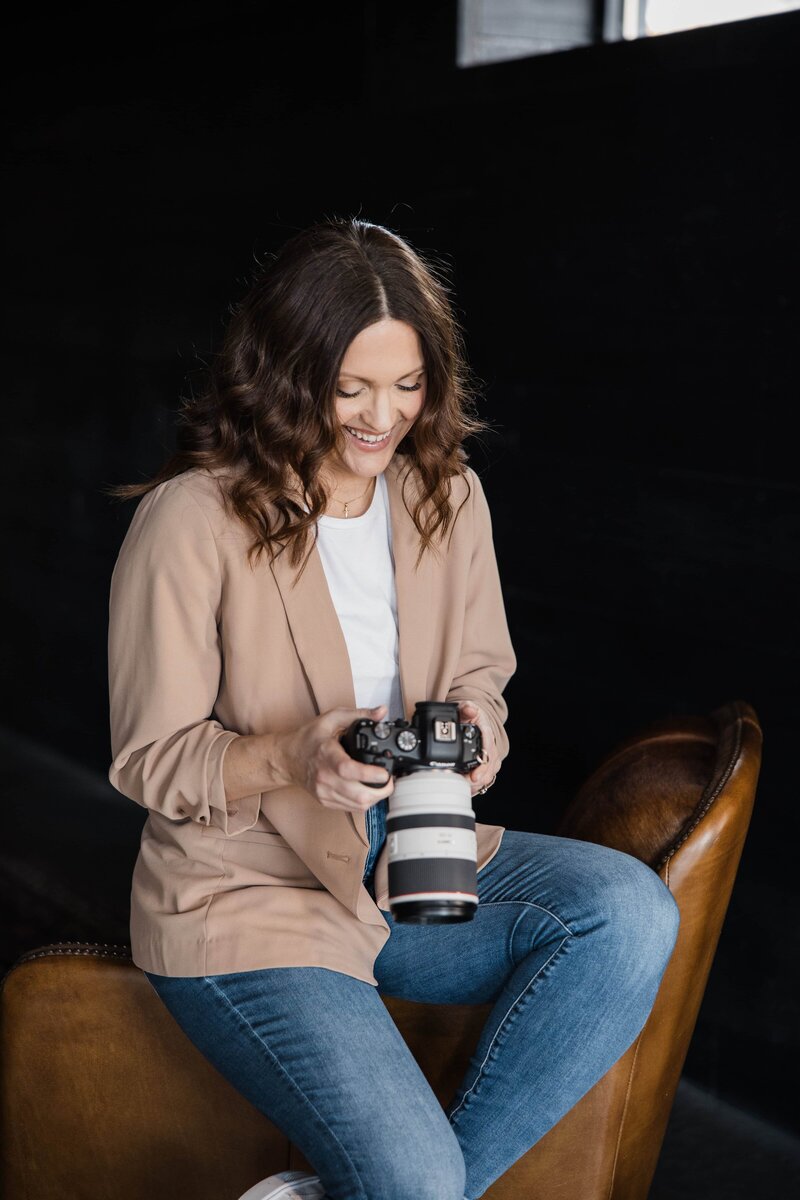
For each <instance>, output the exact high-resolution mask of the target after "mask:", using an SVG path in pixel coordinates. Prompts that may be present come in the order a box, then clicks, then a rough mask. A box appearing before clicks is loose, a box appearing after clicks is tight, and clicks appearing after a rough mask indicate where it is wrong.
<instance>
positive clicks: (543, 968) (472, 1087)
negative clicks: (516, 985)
mask: <svg viewBox="0 0 800 1200" xmlns="http://www.w3.org/2000/svg"><path fill="white" fill-rule="evenodd" d="M501 903H505V902H504V901H501ZM568 941H569V938H566V937H565V938H562V940H561V942H560V943H559V944H558V946H556V948H555V950H554V951H553V953H552V954H551V955H550V957H549V958H548V959H547V961H546V962H544V963H542V965H541V967H540V968H539V970H538V971H537V972H536V974H535V975H533V976H532V977H531V978H530V979H529V980H528V982H527V983H526V984H525V987H524V988H523V989H522V991H521V992H520V994H519V995H518V996H517V998H516V1000H514V1001H512V1003H511V1005H510V1006H509V1008H508V1010H507V1012H506V1013H505V1015H504V1017H503V1018H502V1020H501V1021H500V1022H499V1024H498V1026H497V1029H496V1030H495V1031H494V1036H493V1037H492V1040H491V1042H490V1043H489V1047H488V1049H487V1051H486V1054H485V1055H484V1058H483V1062H482V1063H481V1065H480V1066H479V1067H478V1074H477V1075H476V1076H475V1079H474V1081H473V1083H472V1084H471V1085H470V1087H469V1088H468V1090H467V1091H466V1092H465V1093H464V1095H463V1096H462V1097H461V1099H460V1100H459V1102H458V1104H457V1106H456V1107H455V1108H454V1109H453V1111H452V1112H451V1113H450V1116H449V1118H448V1120H449V1121H450V1122H451V1123H452V1121H453V1118H454V1117H455V1115H456V1113H457V1112H458V1110H459V1109H460V1108H461V1107H462V1106H463V1104H464V1102H465V1101H466V1099H467V1097H468V1096H469V1095H470V1093H472V1092H474V1090H475V1088H476V1087H477V1086H478V1084H479V1083H480V1081H481V1079H482V1078H483V1075H484V1067H485V1066H486V1064H487V1062H488V1061H489V1057H490V1055H491V1053H492V1050H493V1049H494V1045H495V1043H496V1041H497V1039H498V1037H499V1036H500V1034H501V1032H502V1030H503V1027H504V1026H505V1024H506V1022H507V1021H508V1020H509V1018H510V1016H511V1014H512V1013H513V1012H514V1009H515V1008H517V1007H518V1005H519V1004H520V1002H521V1000H522V998H523V996H524V995H525V993H526V992H527V991H528V990H529V988H531V987H533V985H534V983H536V981H537V979H539V978H540V977H541V975H542V972H543V971H546V970H547V968H548V967H549V965H550V963H551V962H553V960H554V959H555V958H556V957H557V956H558V955H559V954H560V953H561V951H562V950H563V948H564V946H566V944H567V942H568Z"/></svg>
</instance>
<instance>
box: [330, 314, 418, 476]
mask: <svg viewBox="0 0 800 1200" xmlns="http://www.w3.org/2000/svg"><path fill="white" fill-rule="evenodd" d="M425 391H426V379H425V363H424V360H423V356H422V348H421V345H420V340H419V336H418V334H417V331H416V330H415V329H413V328H412V327H411V326H410V325H407V324H406V323H405V322H404V321H395V320H394V319H393V318H391V317H387V318H384V319H383V320H381V321H377V322H376V323H375V324H374V325H369V326H368V327H367V328H366V329H362V331H361V333H359V334H358V335H357V336H356V337H354V338H353V340H352V342H351V343H350V345H349V346H348V348H347V352H346V354H345V356H344V358H343V359H342V366H341V370H340V372H339V379H338V383H337V389H336V416H337V418H338V421H339V424H340V426H341V429H340V433H341V434H342V436H343V438H344V444H343V448H342V449H341V450H339V451H334V452H333V453H332V454H331V456H330V458H329V460H327V461H326V467H327V469H328V473H329V474H330V475H331V477H332V480H333V490H334V492H337V493H340V494H343V495H350V494H352V496H353V497H355V496H356V495H358V493H359V492H360V491H363V490H364V489H365V488H366V487H367V485H368V483H369V481H370V479H371V478H372V477H373V476H374V475H379V474H380V473H381V472H382V471H384V470H385V469H386V467H387V465H388V463H389V461H390V460H391V457H392V455H393V454H394V452H395V449H396V447H397V446H398V444H399V443H400V442H401V441H402V439H403V438H404V437H405V436H406V434H407V433H408V431H409V429H410V428H411V426H412V425H413V424H414V422H415V420H416V419H417V416H418V414H419V412H420V409H421V408H422V405H423V404H424V403H425ZM348 427H349V428H348ZM350 430H357V431H358V432H359V433H362V434H365V435H367V437H370V438H374V437H375V435H376V434H387V435H388V436H386V437H383V438H381V440H380V441H377V442H372V443H370V442H368V441H360V440H359V439H358V437H357V436H356V434H355V433H351V432H350Z"/></svg>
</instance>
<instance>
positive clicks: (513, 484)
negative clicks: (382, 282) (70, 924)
mask: <svg viewBox="0 0 800 1200" xmlns="http://www.w3.org/2000/svg"><path fill="white" fill-rule="evenodd" d="M392 8H393V6H388V5H381V4H378V3H377V2H375V3H364V4H363V5H362V6H357V5H354V6H351V8H350V10H349V12H350V13H351V14H352V15H351V16H346V15H343V14H342V11H341V10H340V9H336V10H328V15H327V16H326V15H325V11H324V10H321V12H320V14H319V15H318V16H315V18H314V21H313V22H309V19H308V17H307V14H306V10H305V9H304V8H303V7H302V6H297V9H298V12H297V15H296V16H292V15H291V14H286V13H282V14H281V15H280V16H276V14H275V12H274V11H272V6H268V5H262V4H255V3H251V4H241V3H240V4H233V5H227V6H226V7H225V9H224V10H223V9H222V8H219V7H218V6H210V5H202V4H200V5H192V6H189V5H180V4H172V5H167V6H162V7H161V9H159V10H158V11H157V12H153V13H148V12H147V10H145V9H142V8H141V7H140V6H137V7H136V8H134V7H133V6H131V7H129V8H127V9H125V8H122V9H120V8H117V9H114V16H113V19H114V21H115V22H117V23H116V24H115V25H114V26H113V27H112V26H110V25H109V24H107V22H108V20H109V19H110V17H109V16H108V15H106V14H107V13H109V12H110V10H104V11H103V12H95V11H94V10H92V9H91V8H89V7H88V6H78V7H77V8H76V7H74V6H73V8H72V9H71V10H70V11H69V13H65V14H64V15H62V16H60V17H58V18H53V19H51V20H49V21H48V22H42V21H41V20H39V19H34V18H31V19H30V20H28V21H20V22H18V23H17V25H16V26H15V27H14V30H15V32H14V37H13V38H12V54H11V59H12V69H13V66H14V64H15V65H16V68H17V72H18V73H17V78H16V97H17V107H16V110H15V112H14V114H13V125H12V126H11V128H10V129H9V131H8V132H7V134H6V138H5V146H6V154H7V157H8V176H7V178H8V180H9V182H8V183H7V194H8V195H9V197H10V200H11V204H12V218H11V219H10V220H9V221H8V222H7V230H8V234H9V252H8V262H9V266H8V269H7V276H8V279H9V281H10V284H11V286H10V288H9V294H10V305H9V311H8V313H7V315H6V319H5V329H6V334H7V340H6V351H5V355H4V366H5V373H6V389H7V392H6V404H5V406H4V412H5V417H6V433H7V437H6V455H5V468H6V469H5V472H4V483H5V489H4V490H5V497H4V510H5V513H6V520H5V522H4V529H3V532H4V537H5V560H6V562H7V564H9V566H10V568H11V569H10V570H8V571H7V572H6V573H5V576H4V579H5V582H4V585H3V590H2V600H3V616H4V621H5V627H6V630H7V638H6V642H5V647H4V657H5V666H6V669H7V677H8V678H9V679H10V680H12V681H13V686H11V687H7V688H6V690H5V691H4V696H3V699H4V706H5V711H4V713H3V717H2V719H3V721H4V723H5V725H6V726H7V728H8V729H9V730H10V731H11V732H12V733H14V732H16V733H18V734H25V735H26V736H27V737H29V738H35V739H38V740H39V741H41V742H42V743H45V744H46V745H47V746H48V747H50V748H54V749H56V750H58V751H61V752H63V753H64V754H66V755H68V756H69V757H70V758H71V759H74V760H76V761H77V762H79V763H80V764H82V765H83V766H85V767H89V768H91V769H92V770H94V771H96V772H97V773H98V775H99V776H104V775H105V773H106V771H107V769H108V765H109V762H110V749H109V740H108V714H107V692H106V657H105V654H106V630H107V598H108V583H109V578H110V573H111V569H112V567H113V563H114V559H115V557H116V553H117V550H118V548H119V544H120V542H121V540H122V537H123V535H124V531H125V528H126V525H127V522H128V520H129V519H130V515H131V508H130V506H121V505H117V504H115V503H113V502H111V501H109V500H108V499H107V498H106V497H105V496H104V495H103V493H102V489H103V487H104V486H106V485H107V484H110V483H113V482H120V481H123V480H125V481H127V480H132V479H138V478H144V477H146V476H147V475H148V474H149V473H150V472H152V471H153V470H154V469H155V468H156V466H157V465H158V464H159V463H160V462H161V461H162V459H163V458H164V457H165V456H166V454H167V453H168V451H169V449H170V446H171V444H172V438H173V427H172V419H173V412H174V409H175V408H176V406H177V402H178V397H179V394H180V392H181V391H182V390H184V389H185V388H186V387H187V373H188V372H190V371H191V370H193V369H194V368H195V367H197V365H198V362H199V360H202V359H203V358H204V357H207V356H208V354H209V353H210V352H211V350H212V349H213V347H214V346H215V345H216V344H217V342H218V339H219V335H220V332H221V329H222V325H223V322H224V319H225V315H226V311H227V305H228V304H229V302H230V301H231V300H233V299H235V298H236V297H237V296H238V295H239V294H240V293H241V291H242V290H243V289H244V287H245V285H246V282H247V279H248V277H249V274H250V272H251V270H252V268H253V266H254V262H255V260H257V259H258V258H259V257H260V256H261V255H263V254H264V253H265V252H266V251H269V250H271V249H276V248H277V247H278V246H279V245H280V243H281V242H282V241H283V240H284V238H285V237H286V236H288V235H289V234H290V233H291V232H293V231H294V230H295V229H296V228H299V227H302V226H303V225H305V224H308V223H309V222H311V221H312V220H316V219H319V218H320V217H323V216H325V215H328V214H331V213H339V214H347V215H350V214H358V215H361V216H363V217H365V218H367V219H369V220H373V221H376V222H379V223H385V224H387V225H389V226H390V227H392V228H394V229H396V230H397V231H398V232H400V233H402V234H404V235H405V236H407V237H408V238H409V240H410V241H411V242H412V244H414V245H415V246H417V247H418V248H419V249H421V250H423V251H432V252H433V253H435V254H437V255H439V256H440V257H442V258H444V259H445V260H446V261H448V262H450V263H451V264H452V266H453V270H454V279H455V285H456V304H457V309H458V311H459V315H460V316H461V319H462V321H463V323H464V326H465V330H466V336H467V345H468V349H469V352H470V357H471V361H472V365H473V367H474V368H475V370H476V372H477V373H478V375H479V377H480V378H482V380H483V381H484V384H485V389H484V391H485V397H486V399H485V401H484V402H483V403H482V404H481V413H482V415H483V416H484V417H485V418H486V419H488V420H490V421H492V422H493V424H494V425H495V428H496V433H494V434H492V435H489V436H486V437H484V438H482V439H481V441H480V443H479V444H473V445H471V446H470V451H471V454H472V463H473V465H474V466H475V467H476V469H477V470H478V471H479V473H480V474H481V475H482V477H483V479H484V481H485V486H486V490H487V493H488V494H489V498H490V502H491V506H492V512H493V520H494V530H495V541H496V546H497V552H498V558H499V560H500V567H501V573H502V577H503V581H504V588H505V595H506V602H507V610H508V615H509V622H510V625H511V632H512V637H513V640H514V643H515V646H516V649H517V654H518V658H519V668H518V671H517V674H516V676H515V677H514V679H513V680H512V681H511V683H510V684H509V687H508V689H507V692H506V696H507V699H508V702H509V709H510V716H509V722H508V730H509V735H510V739H511V745H512V753H511V755H510V757H509V759H508V761H507V763H506V765H505V767H504V772H503V779H502V781H498V785H497V787H496V788H495V789H494V790H493V792H492V793H491V805H492V807H491V810H490V809H489V807H488V805H489V797H488V796H487V797H486V798H485V799H484V801H483V808H482V810H481V812H482V814H483V815H484V816H485V817H486V819H492V820H496V821H498V822H499V823H504V824H507V825H509V826H511V827H516V828H523V829H530V830H542V831H547V830H549V829H550V828H551V827H552V824H553V822H554V820H555V817H556V815H557V813H558V810H559V808H560V807H561V805H562V804H563V802H564V801H565V800H566V799H567V798H568V797H569V796H571V795H572V794H573V792H574V790H575V789H576V788H577V786H578V785H579V783H580V782H581V781H582V779H583V778H584V777H585V775H586V774H587V773H588V772H589V771H590V770H591V768H592V766H593V764H594V763H595V762H596V761H597V759H598V758H599V756H600V755H601V754H602V753H603V752H604V751H605V750H607V749H609V748H610V747H611V745H613V744H614V742H616V741H617V740H619V739H620V738H622V737H624V736H626V735H627V734H629V733H631V732H633V731H635V730H636V729H637V728H638V727H640V726H641V725H643V724H644V723H646V722H647V721H649V720H651V719H654V718H657V717H660V716H664V715H667V714H670V713H682V712H707V711H709V710H710V709H712V708H714V707H716V706H717V705H719V704H721V703H723V702H725V701H727V700H732V699H744V700H747V701H748V702H750V703H751V704H752V705H753V706H754V707H755V708H756V711H757V713H758V715H759V717H760V719H761V722H762V724H763V727H764V732H765V743H764V765H763V771H762V776H761V783H760V788H759V795H758V799H757V805H756V812H755V816H754V820H753V825H752V828H751V833H750V836H749V839H748V843H747V845H746V848H745V853H744V857H743V861H742V865H741V869H740V874H739V877H738V880H737V884H736V887H735V890H734V895H733V899H732V902H731V908H730V910H729V915H728V920H727V923H726V926H725V929H724V932H723V937H722V940H721V943H720V947H719V951H718V954H717V959H716V962H715V965H714V968H713V971H712V976H711V979H710V981H709V987H708V991H707V994H706V1000H705V1002H704V1005H703V1009H702V1012H701V1016H700V1020H699V1023H698V1027H697V1031H696V1034H695V1038H694V1041H693V1044H692V1048H691V1050H690V1053H689V1058H688V1061H687V1068H686V1069H687V1073H688V1074H689V1075H690V1076H692V1077H693V1078H694V1079H695V1080H697V1081H698V1082H700V1083H702V1084H704V1085H706V1086H708V1087H710V1088H712V1090H715V1091H717V1092H718V1093H719V1094H722V1095H725V1096H727V1097H728V1098H731V1099H733V1100H735V1101H737V1102H739V1103H742V1104H743V1105H745V1106H746V1107H749V1108H751V1109H753V1110H755V1111H758V1112H761V1113H763V1114H765V1115H767V1116H770V1117H772V1118H774V1119H776V1120H778V1121H780V1122H783V1123H787V1124H788V1123H789V1121H790V1119H791V1117H790V1110H789V1109H788V1107H787V1106H788V1101H786V1100H783V1099H781V1097H780V1096H775V1095H774V1094H773V1091H772V1089H771V1087H770V1085H769V1082H768V1081H769V1079H770V1077H771V1076H774V1075H775V1074H778V1075H782V1074H783V1073H784V1072H785V1071H786V1069H787V1062H788V1060H789V1059H790V1058H791V1056H793V1055H794V1056H795V1062H796V1050H797V1028H798V1022H797V1009H798V1006H797V1000H796V997H795V994H794V991H793V989H792V987H791V975H792V972H791V964H792V962H793V961H794V962H796V961H797V957H796V954H797V949H796V948H797V940H798V939H797V929H798V925H800V921H798V917H800V912H799V911H798V910H799V909H800V904H799V903H798V885H797V874H796V871H795V869H794V857H795V845H796V825H797V817H796V815H795V813H796V806H795V803H794V791H795V787H794V777H793V775H794V773H793V770H792V768H793V765H794V764H793V754H794V743H795V728H796V726H797V724H798V720H800V701H799V700H798V697H797V694H796V690H795V689H794V687H793V681H794V678H795V676H796V673H797V667H798V658H799V657H800V654H799V653H798V641H797V637H796V619H795V614H796V613H797V611H798V601H799V600H800V595H799V594H798V593H799V592H800V588H799V587H798V567H797V562H798V549H800V503H799V502H798V501H799V495H800V481H799V480H798V472H797V469H796V466H795V455H796V446H795V442H794V439H793V438H792V437H791V435H790V433H789V429H790V424H789V422H790V418H791V414H792V409H793V407H794V405H795V404H796V386H795V385H794V379H793V374H794V372H793V371H792V369H791V368H792V367H793V366H794V359H795V355H796V335H795V330H796V328H797V292H796V287H797V285H796V279H797V268H798V254H797V249H798V234H797V211H798V204H797V202H798V188H797V180H796V177H795V175H794V173H793V166H794V159H795V158H796V131H795V122H794V119H793V117H792V116H791V114H792V111H793V108H794V109H795V110H796V105H797V95H796V91H797V85H796V78H797V61H798V46H799V44H800V39H799V38H798V35H799V34H800V17H798V15H797V14H788V15H785V16H775V17H768V18H762V19H759V20H751V21H746V22H740V23H737V24H734V25H729V26H720V27H715V28H711V29H702V30H695V31H691V32H687V33H684V34H676V35H672V36H669V37H661V38H653V39H648V40H646V41H641V42H637V43H616V44H613V45H608V46H598V47H593V48H588V49H580V50H575V51H571V52H566V53H560V54H553V55H547V56H543V57H539V58H531V59H526V60H520V61H516V62H512V63H505V64H497V65H496V66H491V67H481V68H477V69H476V68H473V69H468V70H458V69H457V68H456V67H455V66H454V61H455V4H452V3H446V4H441V5H432V6H431V5H428V4H425V3H422V2H421V0H415V2H414V3H411V4H405V5H403V6H397V10H398V11H397V12H396V13H395V12H393V11H392ZM223 14H224V15H223ZM120 22H121V23H120ZM135 849H136V847H135V845H133V846H132V853H134V854H135ZM53 870H54V871H56V870H57V866H56V864H55V863H54V864H53ZM123 883H124V890H125V891H127V887H128V883H129V881H128V880H127V879H125V880H124V881H123ZM111 886H114V887H116V888H117V889H118V890H119V888H120V886H122V885H120V883H119V881H116V882H115V883H113V884H112V883H111V882H110V883H109V887H111ZM65 936H66V935H65ZM25 948H29V947H28V946H27V945H23V946H20V949H25Z"/></svg>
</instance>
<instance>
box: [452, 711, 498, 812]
mask: <svg viewBox="0 0 800 1200" xmlns="http://www.w3.org/2000/svg"><path fill="white" fill-rule="evenodd" d="M458 719H459V721H461V722H468V723H470V724H473V725H477V726H478V729H480V731H481V741H482V742H483V750H484V755H483V757H484V760H485V761H484V762H483V763H481V765H480V766H479V767H473V768H472V770H471V771H470V772H469V773H468V775H467V778H468V779H469V781H470V787H471V789H472V795H473V796H476V795H477V794H478V792H480V791H481V789H482V788H484V787H489V786H490V785H491V784H492V783H494V780H495V776H496V775H497V772H498V771H499V770H500V757H499V755H498V753H497V748H496V746H495V742H494V733H493V731H492V727H491V725H490V723H489V718H488V717H487V716H486V713H485V712H484V710H483V709H482V708H481V707H480V705H479V704H475V703H474V701H472V700H459V701H458Z"/></svg>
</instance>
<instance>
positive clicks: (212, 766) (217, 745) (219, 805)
mask: <svg viewBox="0 0 800 1200" xmlns="http://www.w3.org/2000/svg"><path fill="white" fill-rule="evenodd" d="M241 736H242V735H241V734H240V733H234V732H233V731H232V730H230V729H226V730H224V731H223V732H222V733H220V735H219V737H217V738H215V739H214V741H213V742H212V743H211V746H210V747H209V751H208V756H207V758H206V780H207V784H208V814H209V818H210V819H209V824H210V825H215V826H217V827H218V828H219V829H223V830H224V831H225V833H226V834H227V835H228V836H229V837H234V836H235V835H236V834H237V833H244V832H245V831H246V830H247V829H252V828H253V826H254V825H255V823H256V821H257V820H258V816H259V813H260V812H261V793H260V792H254V793H253V795H252V796H240V797H239V799H238V800H234V801H232V803H231V807H230V809H229V808H228V805H227V798H226V796H225V784H224V781H223V773H222V771H223V763H224V760H225V751H226V750H227V749H228V746H230V744H231V742H232V741H234V740H235V739H236V738H238V737H241Z"/></svg>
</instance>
